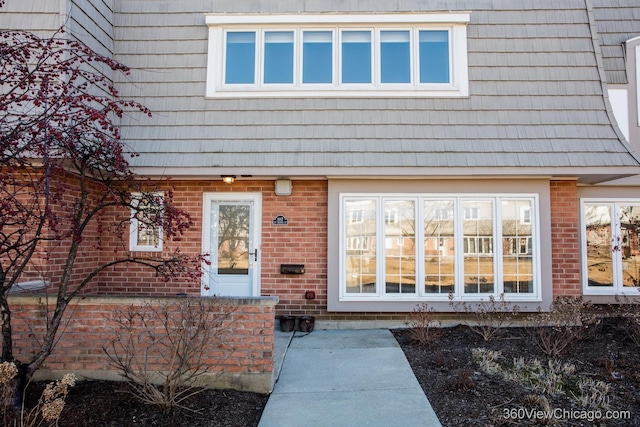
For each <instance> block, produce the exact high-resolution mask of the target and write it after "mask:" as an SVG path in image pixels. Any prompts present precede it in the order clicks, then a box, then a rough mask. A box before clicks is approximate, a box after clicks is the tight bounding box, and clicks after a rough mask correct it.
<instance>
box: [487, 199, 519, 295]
mask: <svg viewBox="0 0 640 427" xmlns="http://www.w3.org/2000/svg"><path fill="white" fill-rule="evenodd" d="M502 200H503V198H502V197H498V198H496V202H495V203H494V206H493V209H494V212H493V218H494V219H493V221H494V224H493V259H494V262H493V266H494V269H495V271H494V273H493V277H494V287H493V292H494V294H495V296H496V298H497V297H498V296H499V295H500V294H502V293H504V280H503V272H504V266H503V262H504V257H503V253H502ZM518 240H519V239H517V238H516V243H517V244H518V245H519V244H520V242H519V241H518Z"/></svg>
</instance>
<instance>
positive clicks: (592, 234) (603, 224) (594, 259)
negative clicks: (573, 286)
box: [585, 205, 613, 287]
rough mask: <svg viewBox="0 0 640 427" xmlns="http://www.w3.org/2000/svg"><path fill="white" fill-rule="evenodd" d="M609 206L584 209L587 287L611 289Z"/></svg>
mask: <svg viewBox="0 0 640 427" xmlns="http://www.w3.org/2000/svg"><path fill="white" fill-rule="evenodd" d="M611 226H612V221H611V206H608V205H600V206H598V205H592V206H587V207H586V208H585V227H586V244H587V280H588V285H589V286H609V287H613V264H612V261H613V245H612V238H613V234H612V229H611Z"/></svg>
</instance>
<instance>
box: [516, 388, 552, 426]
mask: <svg viewBox="0 0 640 427" xmlns="http://www.w3.org/2000/svg"><path fill="white" fill-rule="evenodd" d="M524 404H525V406H527V407H528V408H531V409H536V410H538V411H542V414H543V415H544V416H543V417H541V418H540V419H539V420H538V422H539V424H540V425H543V426H559V425H560V421H559V420H558V419H557V418H555V417H554V416H552V414H553V411H554V408H553V406H551V402H549V399H547V398H546V397H545V396H542V395H539V394H529V395H527V396H525V398H524Z"/></svg>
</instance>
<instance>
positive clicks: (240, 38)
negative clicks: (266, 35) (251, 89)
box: [224, 32, 256, 84]
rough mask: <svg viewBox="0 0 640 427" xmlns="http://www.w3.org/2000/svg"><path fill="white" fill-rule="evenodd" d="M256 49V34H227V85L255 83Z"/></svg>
mask: <svg viewBox="0 0 640 427" xmlns="http://www.w3.org/2000/svg"><path fill="white" fill-rule="evenodd" d="M255 49H256V34H255V33H254V32H237V33H227V57H226V64H225V74H224V75H225V80H224V81H225V83H227V84H240V83H250V84H253V83H254V73H255V64H256V54H255Z"/></svg>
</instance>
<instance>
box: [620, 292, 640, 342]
mask: <svg viewBox="0 0 640 427" xmlns="http://www.w3.org/2000/svg"><path fill="white" fill-rule="evenodd" d="M616 302H617V303H618V305H617V306H615V308H614V313H616V314H617V315H618V316H619V317H621V318H622V319H623V323H624V331H625V333H626V334H627V336H628V337H629V339H631V341H633V343H634V344H635V345H636V347H640V299H638V298H629V297H628V296H626V295H616Z"/></svg>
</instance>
